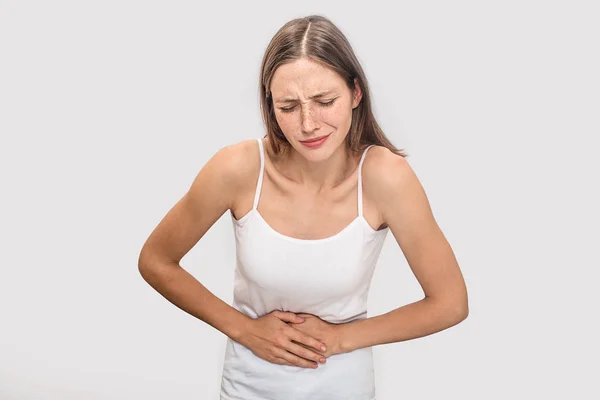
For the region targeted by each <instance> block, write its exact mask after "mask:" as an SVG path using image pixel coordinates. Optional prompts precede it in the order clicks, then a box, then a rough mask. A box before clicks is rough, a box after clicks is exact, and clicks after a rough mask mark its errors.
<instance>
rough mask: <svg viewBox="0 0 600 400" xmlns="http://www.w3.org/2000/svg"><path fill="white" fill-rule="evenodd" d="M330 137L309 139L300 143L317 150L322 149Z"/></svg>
mask: <svg viewBox="0 0 600 400" xmlns="http://www.w3.org/2000/svg"><path fill="white" fill-rule="evenodd" d="M329 135H331V134H329ZM329 135H325V136H319V137H316V138H312V139H308V140H301V141H300V143H302V144H303V145H304V146H306V147H309V148H311V149H316V148H319V147H321V145H323V143H325V141H326V140H327V138H328V137H329Z"/></svg>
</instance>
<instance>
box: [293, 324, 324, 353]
mask: <svg viewBox="0 0 600 400" xmlns="http://www.w3.org/2000/svg"><path fill="white" fill-rule="evenodd" d="M288 336H289V337H290V339H292V340H294V341H296V342H298V343H303V344H305V345H307V346H308V347H312V348H313V349H315V350H317V351H327V347H326V346H325V344H324V343H321V342H320V341H318V340H317V339H315V338H313V337H310V336H308V335H307V334H305V333H302V332H300V331H299V330H297V329H293V330H292V331H290V333H289V334H288Z"/></svg>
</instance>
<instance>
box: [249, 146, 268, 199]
mask: <svg viewBox="0 0 600 400" xmlns="http://www.w3.org/2000/svg"><path fill="white" fill-rule="evenodd" d="M256 140H257V141H258V148H259V149H260V172H259V173H258V182H257V183H256V192H255V193H254V205H253V206H252V209H253V210H256V207H258V199H259V198H260V190H261V188H262V182H263V172H264V170H265V153H264V150H263V142H262V139H256Z"/></svg>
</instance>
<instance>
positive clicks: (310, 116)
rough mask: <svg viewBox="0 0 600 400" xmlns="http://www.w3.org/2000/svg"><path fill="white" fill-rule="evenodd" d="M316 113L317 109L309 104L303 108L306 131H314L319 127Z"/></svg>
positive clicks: (303, 122)
mask: <svg viewBox="0 0 600 400" xmlns="http://www.w3.org/2000/svg"><path fill="white" fill-rule="evenodd" d="M316 113H317V111H315V110H314V109H313V108H311V107H308V106H306V107H305V108H303V109H302V117H301V118H302V130H303V131H304V132H312V131H314V130H315V129H317V128H318V127H319V125H318V121H317V115H316Z"/></svg>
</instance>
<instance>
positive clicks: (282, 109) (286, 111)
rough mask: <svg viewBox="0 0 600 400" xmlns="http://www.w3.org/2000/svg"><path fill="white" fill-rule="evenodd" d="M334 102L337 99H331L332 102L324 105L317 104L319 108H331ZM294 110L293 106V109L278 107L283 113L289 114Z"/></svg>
mask: <svg viewBox="0 0 600 400" xmlns="http://www.w3.org/2000/svg"><path fill="white" fill-rule="evenodd" d="M336 100H337V97H336V98H335V99H333V100H331V101H328V102H325V103H321V102H319V104H320V105H321V106H323V107H330V106H332V105H333V103H335V101H336ZM294 108H296V106H294V107H288V108H282V107H280V108H279V109H280V110H281V111H282V112H284V113H289V112H292V111H293V110H294Z"/></svg>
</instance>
